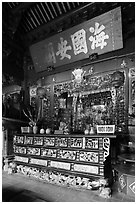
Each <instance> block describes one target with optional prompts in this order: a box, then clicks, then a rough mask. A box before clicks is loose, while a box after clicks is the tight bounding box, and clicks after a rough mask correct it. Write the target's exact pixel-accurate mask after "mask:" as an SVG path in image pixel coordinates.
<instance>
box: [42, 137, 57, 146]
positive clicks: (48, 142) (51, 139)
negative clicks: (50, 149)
mask: <svg viewBox="0 0 137 204" xmlns="http://www.w3.org/2000/svg"><path fill="white" fill-rule="evenodd" d="M44 146H55V137H44Z"/></svg>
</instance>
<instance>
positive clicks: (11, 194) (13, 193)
mask: <svg viewBox="0 0 137 204" xmlns="http://www.w3.org/2000/svg"><path fill="white" fill-rule="evenodd" d="M2 201H3V202H134V199H133V198H132V197H129V196H127V195H125V194H123V193H118V192H117V191H116V189H115V188H114V189H113V193H112V197H111V198H109V199H104V198H102V197H99V192H98V191H93V190H92V191H91V190H84V189H74V188H70V187H62V186H58V185H53V184H50V183H44V182H42V181H38V180H35V179H32V178H28V177H27V176H23V175H19V174H12V175H8V174H7V172H2Z"/></svg>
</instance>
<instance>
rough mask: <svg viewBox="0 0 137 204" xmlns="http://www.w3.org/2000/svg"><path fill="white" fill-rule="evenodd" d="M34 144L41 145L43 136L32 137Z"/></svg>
mask: <svg viewBox="0 0 137 204" xmlns="http://www.w3.org/2000/svg"><path fill="white" fill-rule="evenodd" d="M34 145H43V137H34Z"/></svg>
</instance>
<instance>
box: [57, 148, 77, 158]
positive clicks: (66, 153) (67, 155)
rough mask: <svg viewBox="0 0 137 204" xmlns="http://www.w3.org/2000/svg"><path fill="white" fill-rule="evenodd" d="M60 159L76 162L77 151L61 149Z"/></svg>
mask: <svg viewBox="0 0 137 204" xmlns="http://www.w3.org/2000/svg"><path fill="white" fill-rule="evenodd" d="M58 158H61V159H70V160H75V159H76V151H71V150H63V149H60V150H59V152H58Z"/></svg>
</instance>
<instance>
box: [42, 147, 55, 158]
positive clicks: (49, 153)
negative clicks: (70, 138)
mask: <svg viewBox="0 0 137 204" xmlns="http://www.w3.org/2000/svg"><path fill="white" fill-rule="evenodd" d="M56 154H57V150H56V149H46V148H42V149H41V156H47V157H56Z"/></svg>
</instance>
